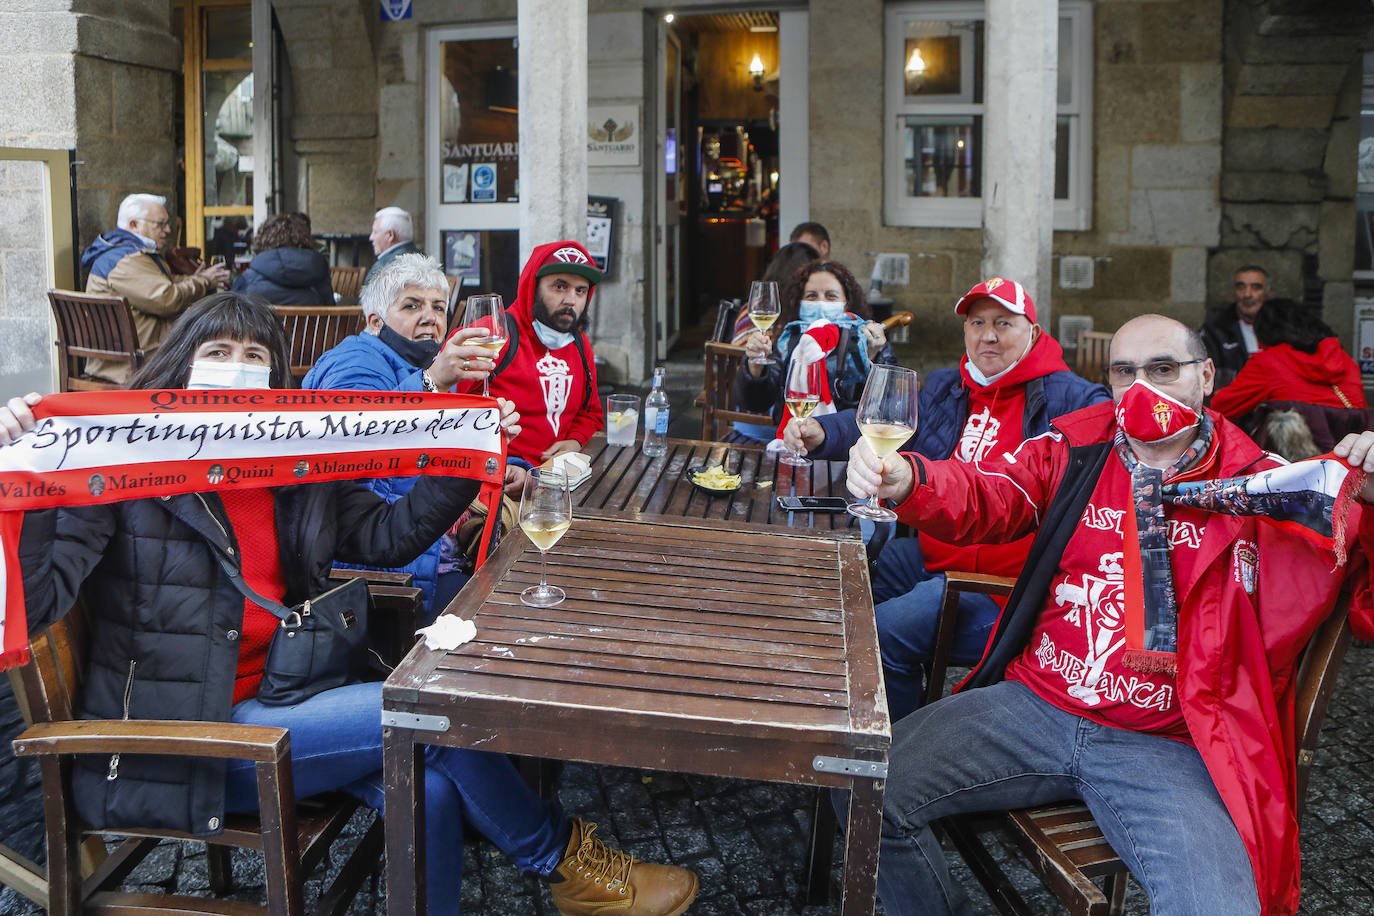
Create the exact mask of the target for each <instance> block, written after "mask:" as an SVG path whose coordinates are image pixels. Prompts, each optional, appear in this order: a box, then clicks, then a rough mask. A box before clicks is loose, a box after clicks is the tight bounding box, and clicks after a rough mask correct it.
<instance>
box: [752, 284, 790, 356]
mask: <svg viewBox="0 0 1374 916" xmlns="http://www.w3.org/2000/svg"><path fill="white" fill-rule="evenodd" d="M781 311H782V309H781V307H780V306H779V305H778V284H776V283H774V282H773V281H772V280H769V281H767V282H765V281H763V280H755V281H754V282H753V283H752V284H750V286H749V320H750V321H752V322H754V327H756V328H758V329H759V331H761V332H762V333H763V334H764V335H765V336H766V335H767V334H768V329H769V328H771V327H772V326H773V324H774V323H775V322H776V321H777V320H778V314H779V313H780V312H781ZM749 361H750V362H751V363H753V364H754V365H756V366H767V365H770V364H772V363H775V362H777V360H775V359H773V358H772V357H771V356H764V357H763V358H762V359H750V360H749Z"/></svg>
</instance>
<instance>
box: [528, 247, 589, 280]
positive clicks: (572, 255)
mask: <svg viewBox="0 0 1374 916" xmlns="http://www.w3.org/2000/svg"><path fill="white" fill-rule="evenodd" d="M549 274H576V275H577V276H579V277H581V278H583V279H584V280H586V281H587V282H589V283H591V284H592V285H593V286H595V285H596V284H598V283H600V282H601V271H599V270H597V267H596V265H595V264H593V263H592V259H591V258H590V257H589V256H588V255H587V252H586V249H584V248H583V247H582V246H581V245H578V244H577V243H576V242H561V243H559V247H558V248H555V249H554V250H553V251H551V252H549V255H548V257H546V258H544V263H543V264H540V265H539V269H538V270H536V271H535V272H534V276H535V279H538V278H540V277H547V276H548V275H549Z"/></svg>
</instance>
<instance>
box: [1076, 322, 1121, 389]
mask: <svg viewBox="0 0 1374 916" xmlns="http://www.w3.org/2000/svg"><path fill="white" fill-rule="evenodd" d="M1111 342H1112V335H1111V334H1108V333H1107V332H1105V331H1084V332H1083V333H1082V334H1079V335H1078V354H1077V355H1076V356H1075V357H1074V365H1073V371H1074V372H1075V373H1077V374H1078V375H1079V376H1081V377H1082V378H1085V379H1087V380H1088V381H1090V382H1096V383H1098V384H1099V385H1100V384H1102V381H1103V376H1102V373H1103V372H1104V371H1105V370H1106V368H1107V348H1108V346H1109V345H1110V344H1111Z"/></svg>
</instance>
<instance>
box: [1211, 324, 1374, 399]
mask: <svg viewBox="0 0 1374 916" xmlns="http://www.w3.org/2000/svg"><path fill="white" fill-rule="evenodd" d="M1336 388H1339V389H1340V390H1341V394H1344V395H1345V397H1346V401H1349V403H1348V404H1347V403H1346V402H1345V401H1342V400H1341V398H1340V395H1338V394H1337V393H1336V390H1335V389H1336ZM1263 401H1305V402H1306V403H1308V404H1325V405H1328V406H1330V407H1364V406H1365V400H1364V383H1363V382H1362V381H1361V380H1360V367H1359V366H1358V365H1357V364H1356V363H1355V361H1354V360H1353V359H1351V358H1350V356H1349V354H1347V353H1346V352H1345V351H1344V350H1342V349H1341V343H1340V341H1338V340H1337V339H1336V338H1334V337H1328V338H1326V339H1325V340H1323V341H1322V342H1321V343H1320V344H1319V345H1318V346H1317V352H1316V353H1304V352H1302V351H1301V350H1295V349H1293V348H1292V347H1291V346H1289V345H1288V344H1279V345H1277V346H1273V347H1265V348H1264V349H1263V350H1261V351H1260V352H1258V353H1256V354H1255V355H1254V356H1252V357H1250V359H1249V361H1248V362H1247V363H1246V364H1245V367H1244V368H1243V369H1241V370H1240V373H1239V374H1238V375H1237V376H1236V378H1235V380H1234V381H1233V382H1231V384H1229V385H1227V386H1226V387H1225V388H1223V389H1221V390H1220V391H1218V392H1217V393H1216V394H1214V395H1212V405H1211V406H1212V409H1213V410H1215V411H1217V412H1218V413H1222V414H1225V415H1226V416H1227V417H1230V418H1231V419H1235V418H1236V417H1240V416H1243V415H1244V414H1247V413H1249V412H1250V411H1252V410H1254V409H1255V408H1256V407H1258V406H1259V405H1260V403H1261V402H1263Z"/></svg>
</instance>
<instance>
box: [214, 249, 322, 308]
mask: <svg viewBox="0 0 1374 916" xmlns="http://www.w3.org/2000/svg"><path fill="white" fill-rule="evenodd" d="M233 289H234V292H238V293H252V294H253V295H255V296H261V297H262V298H264V299H266V300H267V301H268V302H270V303H272V304H273V305H333V304H334V289H333V287H332V286H331V285H330V282H329V262H328V261H326V260H325V259H324V255H322V254H320V253H319V252H318V251H310V250H308V249H305V248H269V249H268V250H267V251H263V252H260V253H259V254H256V255H254V256H253V260H252V261H251V262H250V263H249V264H248V269H247V270H245V271H244V272H243V273H242V274H240V275H239V276H238V278H237V279H235V280H234V286H233Z"/></svg>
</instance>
